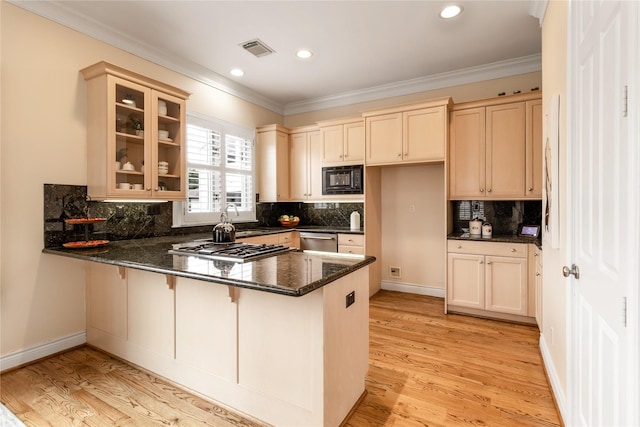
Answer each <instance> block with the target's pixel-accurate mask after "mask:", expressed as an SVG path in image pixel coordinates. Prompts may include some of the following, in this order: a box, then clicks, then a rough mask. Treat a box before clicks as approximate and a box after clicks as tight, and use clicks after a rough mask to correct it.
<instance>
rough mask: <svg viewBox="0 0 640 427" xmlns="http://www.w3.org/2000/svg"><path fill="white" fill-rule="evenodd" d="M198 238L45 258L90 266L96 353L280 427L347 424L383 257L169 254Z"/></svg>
mask: <svg viewBox="0 0 640 427" xmlns="http://www.w3.org/2000/svg"><path fill="white" fill-rule="evenodd" d="M196 237H199V238H203V237H206V236H196ZM193 239H194V236H186V237H175V236H173V237H158V238H148V239H134V240H126V241H118V242H111V243H110V244H109V245H107V246H105V247H103V248H95V249H88V250H80V251H78V250H69V249H64V248H46V249H44V252H45V253H49V254H54V255H59V256H67V257H73V258H77V259H80V260H85V261H89V262H87V294H86V303H87V320H86V323H87V324H86V329H87V343H88V344H89V345H92V346H94V347H96V348H99V349H102V350H104V351H107V352H109V353H112V354H114V355H116V356H118V357H121V358H123V359H125V360H127V361H130V362H132V363H134V364H137V365H139V366H141V367H143V368H145V369H148V370H150V371H152V372H155V373H157V374H159V375H162V376H164V377H166V378H168V379H170V380H172V381H175V382H176V383H178V384H181V385H183V386H184V387H187V388H188V389H191V390H194V391H196V392H197V393H200V394H202V395H204V396H206V397H209V398H211V399H213V400H215V401H218V402H220V403H222V404H224V405H227V406H229V407H231V408H234V409H235V410H237V411H240V412H242V413H245V414H248V415H250V416H252V417H255V418H257V419H259V420H262V421H265V422H267V423H270V424H273V425H305V426H328V425H339V424H340V423H341V422H342V421H343V420H344V419H345V417H346V416H347V415H348V414H349V411H350V410H351V409H352V407H353V406H354V405H355V404H356V403H357V402H358V399H359V398H360V397H361V396H362V394H363V393H364V391H365V388H364V379H365V375H366V372H367V369H368V317H369V311H368V296H369V278H368V270H369V264H371V263H373V262H374V261H375V258H373V257H367V256H344V255H343V256H341V255H338V254H311V253H304V252H299V251H289V252H285V253H281V254H279V255H274V256H271V257H266V258H260V259H257V260H255V261H246V262H238V263H229V262H222V263H220V262H216V261H215V260H209V259H203V258H198V257H193V256H183V255H172V254H169V253H168V251H169V249H171V248H172V245H173V244H177V243H182V242H186V241H188V240H193Z"/></svg>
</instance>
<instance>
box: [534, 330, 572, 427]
mask: <svg viewBox="0 0 640 427" xmlns="http://www.w3.org/2000/svg"><path fill="white" fill-rule="evenodd" d="M540 353H542V361H543V363H544V366H545V369H546V370H547V375H548V377H549V382H550V383H551V391H552V392H553V395H554V397H555V399H556V404H557V405H558V410H559V411H560V417H561V418H562V424H563V425H567V420H569V419H570V418H569V414H568V412H567V411H568V408H567V399H566V397H565V394H564V391H563V390H562V387H560V380H559V379H558V373H557V372H556V368H555V365H554V364H553V360H552V359H551V354H550V353H549V349H548V348H547V344H546V342H545V340H544V336H543V335H542V334H540Z"/></svg>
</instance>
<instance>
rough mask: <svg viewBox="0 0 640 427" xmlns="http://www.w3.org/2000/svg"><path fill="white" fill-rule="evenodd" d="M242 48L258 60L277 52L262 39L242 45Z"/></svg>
mask: <svg viewBox="0 0 640 427" xmlns="http://www.w3.org/2000/svg"><path fill="white" fill-rule="evenodd" d="M240 46H242V48H243V49H244V50H246V51H247V52H249V53H252V54H254V55H255V56H257V57H258V58H260V57H261V56H267V55H270V54H272V53H274V52H275V50H273V49H271V48H270V47H269V46H267V45H266V44H264V42H263V41H262V40H260V39H254V40H249V41H248V42H244V43H242V44H241V45H240Z"/></svg>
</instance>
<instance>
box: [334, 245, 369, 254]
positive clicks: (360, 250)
mask: <svg viewBox="0 0 640 427" xmlns="http://www.w3.org/2000/svg"><path fill="white" fill-rule="evenodd" d="M338 252H339V253H341V254H354V255H364V247H363V246H351V245H340V246H338Z"/></svg>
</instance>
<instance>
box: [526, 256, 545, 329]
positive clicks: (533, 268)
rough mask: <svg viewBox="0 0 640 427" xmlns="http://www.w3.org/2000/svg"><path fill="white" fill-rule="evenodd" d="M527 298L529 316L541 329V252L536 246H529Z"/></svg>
mask: <svg viewBox="0 0 640 427" xmlns="http://www.w3.org/2000/svg"><path fill="white" fill-rule="evenodd" d="M532 285H533V286H532ZM529 297H530V298H532V299H533V304H532V302H531V301H530V302H529V315H530V316H535V318H536V323H537V324H538V327H539V328H540V329H542V250H541V249H540V248H538V246H536V245H529Z"/></svg>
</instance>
